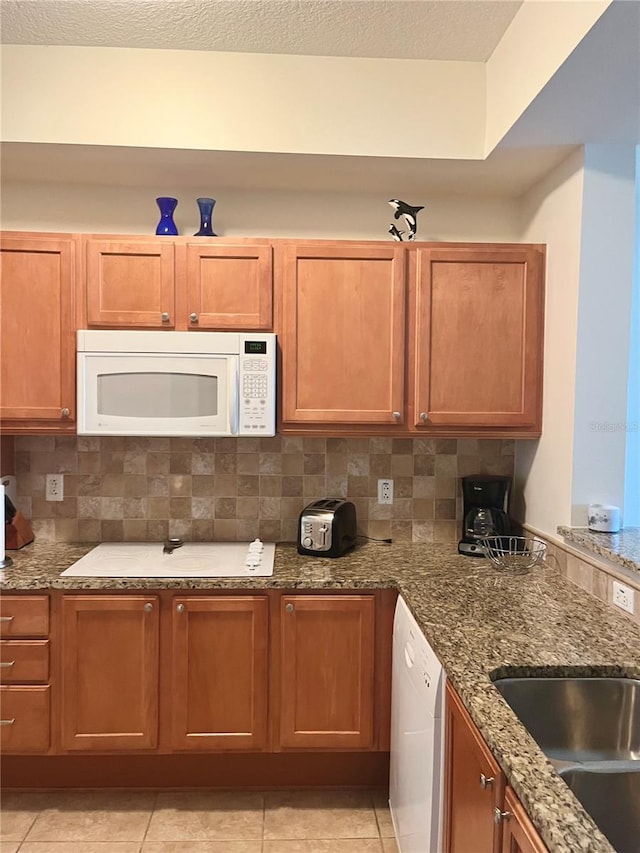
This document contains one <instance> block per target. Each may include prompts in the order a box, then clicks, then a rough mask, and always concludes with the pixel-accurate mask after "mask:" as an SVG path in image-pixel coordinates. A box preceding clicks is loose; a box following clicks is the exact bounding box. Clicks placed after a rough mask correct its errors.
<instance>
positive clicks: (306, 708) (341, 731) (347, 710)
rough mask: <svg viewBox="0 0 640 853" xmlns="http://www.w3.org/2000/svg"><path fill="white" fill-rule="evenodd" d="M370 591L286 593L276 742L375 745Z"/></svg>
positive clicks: (320, 746) (282, 609) (292, 745)
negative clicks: (348, 593) (322, 593)
mask: <svg viewBox="0 0 640 853" xmlns="http://www.w3.org/2000/svg"><path fill="white" fill-rule="evenodd" d="M374 618H375V598H374V596H373V595H340V596H326V595H283V596H282V598H281V602H280V625H281V628H280V649H279V658H280V685H279V709H280V727H279V742H280V746H281V747H283V748H310V749H323V748H325V749H329V748H330V749H372V748H373V747H374V705H375V699H374V697H375V692H374V683H375V682H374Z"/></svg>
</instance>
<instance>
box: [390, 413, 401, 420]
mask: <svg viewBox="0 0 640 853" xmlns="http://www.w3.org/2000/svg"><path fill="white" fill-rule="evenodd" d="M391 417H392V418H393V419H394V421H399V420H400V412H391Z"/></svg>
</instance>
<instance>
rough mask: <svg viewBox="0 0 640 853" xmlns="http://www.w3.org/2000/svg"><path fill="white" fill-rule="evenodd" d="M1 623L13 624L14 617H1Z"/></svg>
mask: <svg viewBox="0 0 640 853" xmlns="http://www.w3.org/2000/svg"><path fill="white" fill-rule="evenodd" d="M0 622H13V616H0Z"/></svg>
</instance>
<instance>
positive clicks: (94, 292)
mask: <svg viewBox="0 0 640 853" xmlns="http://www.w3.org/2000/svg"><path fill="white" fill-rule="evenodd" d="M164 239H166V238H164ZM85 247H86V255H85V259H86V304H87V324H88V326H89V327H91V326H123V327H129V326H131V327H136V328H150V329H160V328H163V329H171V328H173V327H174V326H175V316H174V315H175V310H174V303H175V297H174V286H175V274H174V245H173V243H172V242H163V238H161V237H158V238H157V239H155V240H148V241H146V242H145V241H143V240H139V241H133V240H131V241H123V240H94V239H91V238H89V239H88V240H87V241H86V243H85Z"/></svg>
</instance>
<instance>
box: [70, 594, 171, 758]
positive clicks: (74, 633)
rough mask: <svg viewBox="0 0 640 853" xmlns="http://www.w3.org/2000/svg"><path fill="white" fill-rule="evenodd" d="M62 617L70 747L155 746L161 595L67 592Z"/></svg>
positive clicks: (77, 748)
mask: <svg viewBox="0 0 640 853" xmlns="http://www.w3.org/2000/svg"><path fill="white" fill-rule="evenodd" d="M61 615H62V648H61V657H62V665H61V684H60V691H61V714H60V717H61V745H62V748H63V749H68V750H126V749H136V750H137V749H154V748H155V747H156V746H157V743H158V663H159V657H158V653H159V598H158V596H157V595H65V596H63V599H62V614H61Z"/></svg>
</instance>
